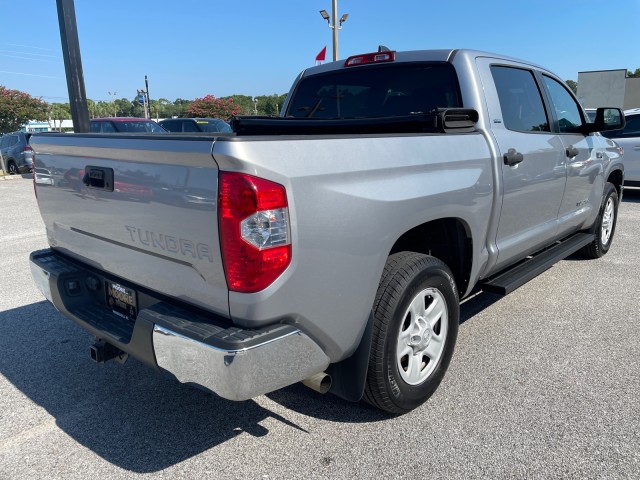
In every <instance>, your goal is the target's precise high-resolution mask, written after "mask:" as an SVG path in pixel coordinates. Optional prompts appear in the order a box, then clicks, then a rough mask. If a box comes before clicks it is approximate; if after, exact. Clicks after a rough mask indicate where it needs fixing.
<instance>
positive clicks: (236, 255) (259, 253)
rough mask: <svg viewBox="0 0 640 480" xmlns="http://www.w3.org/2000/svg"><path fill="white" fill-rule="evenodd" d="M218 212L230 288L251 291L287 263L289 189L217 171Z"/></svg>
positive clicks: (262, 286) (267, 282)
mask: <svg viewBox="0 0 640 480" xmlns="http://www.w3.org/2000/svg"><path fill="white" fill-rule="evenodd" d="M218 200H219V207H218V217H219V228H220V246H221V249H222V261H223V264H224V270H225V275H226V277H227V284H228V286H229V290H232V291H234V292H243V293H253V292H259V291H260V290H264V289H265V288H267V287H268V286H269V285H271V284H272V283H273V282H274V281H275V280H276V278H278V277H279V276H280V275H281V274H282V272H284V271H285V270H286V268H287V267H288V266H289V263H291V238H290V232H289V209H288V203H287V192H286V190H285V188H284V187H283V186H282V185H280V184H277V183H274V182H270V181H268V180H264V179H262V178H258V177H254V176H251V175H245V174H242V173H234V172H220V179H219V190H218Z"/></svg>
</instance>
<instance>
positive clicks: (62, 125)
mask: <svg viewBox="0 0 640 480" xmlns="http://www.w3.org/2000/svg"><path fill="white" fill-rule="evenodd" d="M21 130H22V131H23V132H28V133H39V132H60V131H62V132H70V131H73V120H62V121H60V120H51V121H49V122H36V121H31V122H28V123H27V124H26V125H25V126H23V127H22V129H21Z"/></svg>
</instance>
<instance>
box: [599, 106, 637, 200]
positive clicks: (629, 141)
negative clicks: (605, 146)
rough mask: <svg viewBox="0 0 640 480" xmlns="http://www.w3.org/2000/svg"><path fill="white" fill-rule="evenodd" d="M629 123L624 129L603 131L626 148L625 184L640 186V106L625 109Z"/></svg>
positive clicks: (606, 135)
mask: <svg viewBox="0 0 640 480" xmlns="http://www.w3.org/2000/svg"><path fill="white" fill-rule="evenodd" d="M624 117H625V119H626V121H627V125H626V126H625V127H624V129H622V130H611V131H608V132H602V135H604V136H605V137H607V138H610V139H612V140H615V142H616V143H617V144H618V145H619V146H620V147H622V148H623V149H624V184H625V186H628V187H640V108H634V109H632V110H625V112H624Z"/></svg>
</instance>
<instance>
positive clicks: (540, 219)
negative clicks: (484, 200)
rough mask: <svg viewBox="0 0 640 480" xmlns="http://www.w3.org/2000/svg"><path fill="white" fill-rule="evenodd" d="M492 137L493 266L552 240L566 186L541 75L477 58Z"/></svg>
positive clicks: (515, 65)
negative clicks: (498, 188)
mask: <svg viewBox="0 0 640 480" xmlns="http://www.w3.org/2000/svg"><path fill="white" fill-rule="evenodd" d="M477 62H478V68H479V72H480V75H481V79H482V83H483V87H484V92H485V97H486V99H487V109H488V113H489V122H490V129H491V134H492V135H493V137H494V139H495V141H496V144H497V146H498V149H499V151H498V152H497V153H498V158H499V159H500V162H499V163H500V169H501V171H500V172H499V173H500V175H501V177H502V178H501V182H502V189H503V191H502V206H501V212H500V219H499V223H498V228H497V232H496V239H495V243H496V247H497V249H498V258H497V263H496V267H497V268H502V267H506V266H508V265H509V264H511V263H514V262H516V261H518V260H520V259H521V258H523V257H524V256H526V255H528V254H530V253H533V252H535V251H536V250H538V249H540V248H542V247H543V246H545V245H547V244H548V243H549V240H550V239H551V238H554V237H556V235H557V230H558V223H557V220H558V211H559V209H560V205H561V203H562V197H563V194H564V189H565V183H566V165H565V153H564V145H563V142H562V140H561V139H560V138H559V136H558V135H557V134H556V133H553V132H552V131H551V130H552V129H551V121H552V117H551V116H550V114H549V112H548V111H547V108H546V107H545V102H544V100H543V98H544V97H543V88H542V86H541V85H540V82H539V75H538V74H537V73H536V71H535V70H533V69H532V68H531V67H529V66H527V65H523V64H520V63H516V62H508V61H504V60H502V59H492V58H486V57H483V58H478V59H477Z"/></svg>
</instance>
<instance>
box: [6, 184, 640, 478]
mask: <svg viewBox="0 0 640 480" xmlns="http://www.w3.org/2000/svg"><path fill="white" fill-rule="evenodd" d="M0 198H1V199H2V210H1V213H0V251H1V255H0V288H1V291H2V295H0V479H5V478H6V479H27V478H28V479H34V478H47V479H49V478H65V479H67V478H79V479H80V478H82V479H85V478H109V479H110V478H123V479H125V478H126V479H130V478H137V477H143V476H145V477H148V476H152V477H153V478H259V479H263V478H305V479H306V478H374V477H375V478H399V477H403V478H405V477H406V478H420V479H422V478H428V477H435V478H441V479H444V478H465V479H467V478H512V477H526V478H580V479H584V478H594V479H595V478H598V479H602V478H616V479H619V478H638V477H639V475H640V473H639V472H640V363H639V362H638V358H640V346H639V344H640V322H639V321H638V320H639V317H640V315H639V311H640V300H639V297H638V292H639V291H640V275H638V266H639V265H640V262H639V259H640V250H639V249H638V225H640V192H631V191H629V190H627V191H626V192H625V198H624V201H623V202H622V204H621V206H620V211H619V222H618V227H617V231H616V234H615V240H614V245H613V246H612V249H611V251H610V252H609V253H608V254H607V255H606V256H605V257H603V258H602V259H599V260H581V259H579V258H577V257H571V258H569V259H567V260H564V261H562V262H560V263H558V264H557V265H555V266H554V267H553V268H551V269H550V270H548V271H547V272H545V273H544V274H542V275H541V276H539V277H537V278H536V279H534V280H533V281H531V282H530V283H528V284H527V285H525V286H523V287H522V288H520V289H518V290H516V291H515V292H514V293H512V294H511V295H509V296H507V297H505V298H498V297H495V296H489V295H486V294H481V295H479V296H477V297H475V298H473V299H471V300H469V301H467V302H465V303H464V304H463V309H462V320H463V324H462V325H461V328H460V334H459V338H458V345H457V349H456V352H455V355H454V358H453V362H452V365H451V367H450V369H449V372H448V374H447V375H446V377H445V379H444V381H443V383H442V384H441V386H440V388H439V390H438V391H437V392H436V394H435V395H434V396H433V397H432V398H431V399H430V400H429V401H428V402H427V403H426V404H425V405H423V406H422V407H420V408H418V409H417V410H415V411H413V412H411V413H410V414H407V415H404V416H401V417H392V416H388V415H386V414H383V413H381V412H379V411H377V410H374V409H372V408H370V407H368V406H366V405H364V404H350V403H347V402H344V401H342V400H340V399H338V398H335V397H332V396H321V395H319V394H317V393H315V392H313V391H311V390H309V389H307V388H305V387H303V386H301V385H294V386H291V387H288V388H285V389H283V390H281V391H278V392H275V393H272V394H268V395H266V396H262V397H258V398H256V399H254V400H250V401H246V402H242V403H234V402H229V401H225V400H222V399H219V398H216V397H215V396H212V395H208V394H206V393H204V392H201V391H198V390H195V389H192V388H190V387H187V386H183V385H180V384H178V383H174V382H172V381H169V380H165V379H163V378H161V377H159V376H157V375H156V374H154V373H153V372H152V371H151V370H149V369H147V368H146V367H144V366H143V365H142V364H140V363H138V362H136V361H134V360H130V361H129V362H128V363H127V364H126V365H124V366H119V365H117V364H115V363H113V362H111V363H108V364H106V365H96V364H94V363H93V362H91V360H90V358H89V350H88V347H89V344H90V341H91V338H90V336H89V335H88V334H87V333H85V332H84V331H83V330H81V329H80V328H79V327H76V326H75V325H74V324H72V322H70V321H69V320H66V319H65V318H63V317H62V316H61V315H59V314H58V313H57V312H56V311H55V310H54V308H53V307H52V306H51V305H49V304H48V303H47V302H45V300H44V298H43V297H42V295H41V294H40V293H39V292H38V291H37V289H36V287H35V286H34V284H33V282H32V280H31V276H30V273H29V267H28V255H29V252H31V251H33V250H37V249H40V248H45V247H46V246H47V241H46V236H45V231H44V225H43V223H42V221H41V219H40V216H39V213H38V209H37V205H36V200H35V198H34V195H33V187H32V182H31V180H29V179H27V178H17V179H11V180H5V179H2V178H0Z"/></svg>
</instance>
